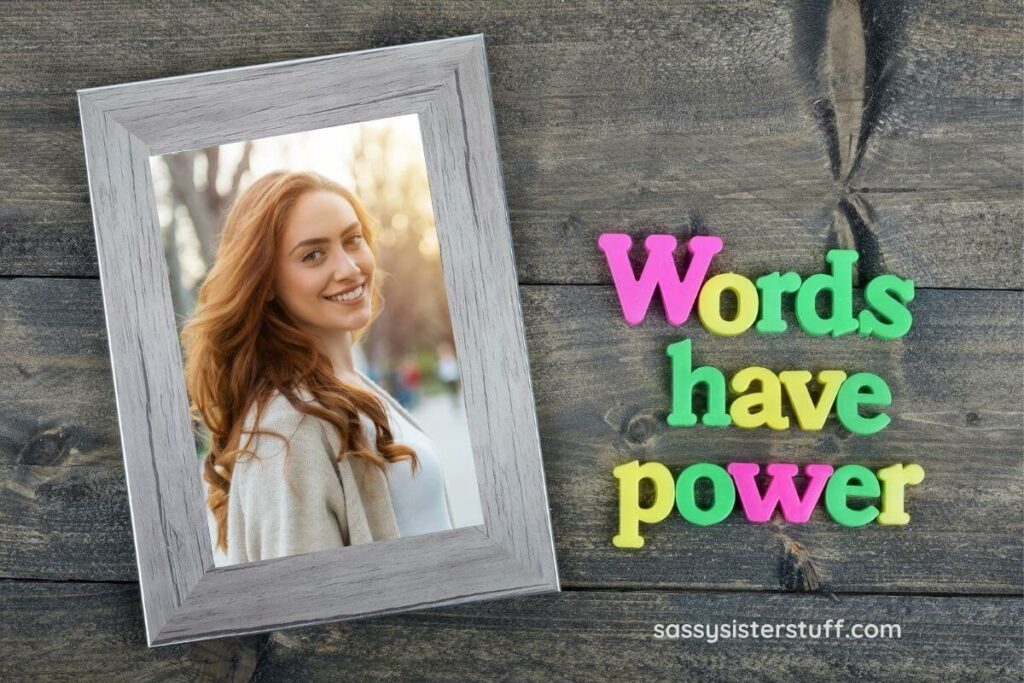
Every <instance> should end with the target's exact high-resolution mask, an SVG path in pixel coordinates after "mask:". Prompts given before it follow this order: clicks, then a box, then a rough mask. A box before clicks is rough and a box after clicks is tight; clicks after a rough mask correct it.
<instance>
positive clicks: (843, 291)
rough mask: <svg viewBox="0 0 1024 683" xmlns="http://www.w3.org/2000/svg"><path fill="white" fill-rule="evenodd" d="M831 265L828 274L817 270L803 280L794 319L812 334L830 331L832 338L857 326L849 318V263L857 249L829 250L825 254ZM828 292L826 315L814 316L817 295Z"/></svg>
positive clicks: (850, 311)
mask: <svg viewBox="0 0 1024 683" xmlns="http://www.w3.org/2000/svg"><path fill="white" fill-rule="evenodd" d="M825 260H826V261H828V262H829V263H830V264H831V265H832V273H831V274H830V275H829V274H825V273H818V274H817V275H812V276H811V277H809V278H807V279H806V280H804V283H803V284H802V285H800V289H799V291H797V293H796V319H797V322H799V323H800V327H802V328H803V330H804V331H805V332H806V333H807V334H809V335H811V336H814V337H820V336H822V335H825V334H828V333H830V332H831V333H832V336H833V337H839V336H842V335H844V334H849V333H850V332H853V331H855V330H856V329H857V328H858V327H859V323H858V322H857V319H856V318H854V317H853V264H854V263H856V262H857V252H855V251H851V250H846V249H832V250H831V251H829V252H828V255H827V256H825ZM822 291H828V292H829V293H830V294H831V299H832V302H831V306H830V309H829V315H828V317H827V318H822V317H821V316H819V315H818V310H817V300H818V294H820V293H821V292H822Z"/></svg>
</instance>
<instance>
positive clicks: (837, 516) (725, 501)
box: [612, 460, 924, 548]
mask: <svg viewBox="0 0 1024 683" xmlns="http://www.w3.org/2000/svg"><path fill="white" fill-rule="evenodd" d="M765 469H766V470H767V473H768V477H769V478H770V481H769V483H768V486H767V488H766V489H765V491H764V494H762V493H761V492H760V491H759V490H758V487H757V482H756V480H755V477H756V476H757V475H758V474H759V472H760V470H761V468H760V466H758V465H756V464H754V463H749V462H734V463H729V465H727V466H726V467H725V468H722V467H721V466H719V465H715V464H712V463H706V462H704V463H697V464H695V465H690V466H689V467H687V468H685V469H684V470H683V471H682V472H680V473H679V479H678V480H673V477H672V472H671V471H669V469H668V468H667V467H665V465H663V464H661V463H659V462H647V463H644V464H643V465H641V464H640V462H639V461H637V460H633V461H632V462H628V463H625V464H623V465H619V466H618V467H616V468H615V469H613V470H612V474H613V475H615V478H616V479H618V480H619V533H618V534H617V535H615V536H614V537H613V538H612V544H613V545H615V546H616V547H618V548H642V547H643V546H644V538H643V536H641V535H640V522H644V523H645V524H657V523H658V522H661V521H662V520H664V519H665V518H666V517H668V515H669V513H670V512H672V508H673V507H675V508H676V509H678V510H679V514H680V515H681V516H682V518H683V519H685V520H686V521H688V522H690V523H691V524H697V525H699V526H710V525H713V524H718V523H719V522H721V521H722V520H724V519H725V518H726V517H728V516H729V514H730V513H731V512H732V510H733V507H734V506H735V504H736V493H737V491H738V492H739V498H740V503H741V504H742V506H743V512H744V513H745V514H746V516H747V519H748V520H750V521H751V522H758V523H763V522H767V521H769V520H770V519H771V517H772V513H773V512H774V511H775V509H776V508H780V509H781V510H782V517H783V519H785V520H786V521H787V522H790V523H794V524H803V523H805V522H807V520H809V519H810V517H811V512H812V511H813V510H814V506H815V505H816V504H817V503H818V500H819V499H820V498H821V495H822V492H823V491H824V494H825V509H826V510H827V511H828V514H829V516H831V517H832V519H833V520H835V521H836V522H837V523H839V524H842V525H843V526H848V527H857V526H864V525H865V524H869V523H870V522H872V521H874V522H877V523H878V524H899V525H902V524H907V523H909V522H910V515H908V514H907V513H906V512H905V511H904V492H905V490H906V487H907V486H916V485H917V484H920V483H921V482H922V481H924V469H923V468H922V467H921V466H920V465H913V464H911V465H902V464H896V465H890V466H889V467H884V468H882V469H880V470H878V472H877V473H875V472H872V471H871V470H869V469H868V468H866V467H864V466H862V465H843V466H842V467H840V468H839V469H837V470H833V468H832V466H831V465H806V466H805V467H804V474H805V475H806V476H807V479H808V483H807V486H806V488H805V490H804V494H803V497H801V496H800V495H799V494H797V491H796V486H795V485H794V483H793V477H794V476H795V475H796V474H797V472H798V470H799V468H798V467H797V466H796V465H793V464H790V463H773V464H770V465H768V466H767V467H766V468H765ZM645 479H646V480H648V481H649V482H650V483H651V484H652V485H653V488H654V501H653V502H652V503H651V505H650V506H649V507H640V482H641V481H643V480H645ZM702 479H706V480H707V481H708V482H709V483H710V485H711V493H712V498H713V500H712V502H711V504H710V506H708V507H706V508H705V507H701V506H700V505H699V504H698V503H697V483H698V482H699V481H700V480H702ZM826 482H827V485H826ZM879 482H881V483H879ZM879 496H880V497H881V505H882V507H881V509H879V508H878V507H876V506H875V505H867V506H864V507H860V508H852V507H850V504H849V499H850V498H861V499H877V498H879Z"/></svg>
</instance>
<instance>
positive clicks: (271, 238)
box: [181, 171, 417, 550]
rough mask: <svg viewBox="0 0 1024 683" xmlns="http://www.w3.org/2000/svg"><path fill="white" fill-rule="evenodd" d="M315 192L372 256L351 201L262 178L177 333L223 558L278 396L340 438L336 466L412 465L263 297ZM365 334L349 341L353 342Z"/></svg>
mask: <svg viewBox="0 0 1024 683" xmlns="http://www.w3.org/2000/svg"><path fill="white" fill-rule="evenodd" d="M314 190H328V191H330V192H335V193H337V194H339V195H341V196H342V197H343V198H344V199H346V200H347V201H348V202H349V203H350V204H351V205H352V208H353V209H354V210H355V213H356V216H357V217H358V218H359V222H360V223H361V224H362V226H363V237H364V239H365V240H366V243H367V245H368V246H369V247H370V249H371V251H372V252H373V254H374V256H376V255H377V249H376V234H375V233H376V230H377V223H376V221H375V220H374V219H373V218H372V217H371V216H370V215H369V214H368V213H367V212H366V210H365V209H364V208H363V206H362V204H361V203H360V201H359V199H358V198H357V197H356V196H355V195H354V194H353V193H352V192H350V191H348V190H347V189H345V188H344V187H342V186H341V185H339V184H337V183H335V182H333V181H331V180H329V179H327V178H325V177H323V176H321V175H319V174H316V173H289V172H285V171H275V172H272V173H268V174H266V175H264V176H262V177H261V178H259V179H258V180H256V181H255V182H254V183H253V184H252V185H250V186H249V188H248V189H247V190H246V191H245V192H244V193H242V194H241V195H240V196H239V197H238V199H237V200H236V201H235V202H234V204H233V205H232V207H231V210H230V211H229V212H228V215H227V218H226V219H225V221H224V228H223V230H222V231H221V237H220V244H219V245H218V247H217V257H216V259H215V262H214V265H213V267H212V268H210V271H209V273H208V274H207V276H206V280H205V281H204V282H203V284H202V287H201V288H200V289H199V297H198V302H197V305H196V308H195V312H194V314H193V315H192V317H191V319H190V320H189V321H188V322H187V323H186V325H185V327H184V329H183V330H182V333H181V341H182V345H183V348H184V352H185V385H186V388H187V390H188V394H189V398H190V400H191V409H192V414H193V417H194V418H195V419H197V420H200V421H201V422H202V423H203V424H204V425H205V426H206V428H207V430H208V431H209V454H208V455H207V457H206V462H205V464H204V467H203V478H204V479H205V480H206V482H207V483H208V484H209V487H208V489H207V490H208V493H207V500H206V502H207V505H208V506H209V508H210V510H211V511H212V512H213V515H214V517H215V519H216V521H217V547H219V548H221V549H222V550H227V515H228V506H227V502H228V492H229V491H230V489H231V472H232V470H233V469H234V465H235V462H236V460H237V458H238V457H239V456H240V455H242V454H244V453H249V454H252V452H251V451H248V450H246V448H247V447H248V445H249V444H250V443H251V440H252V438H253V436H254V435H255V434H259V433H271V434H275V433H273V432H263V431H262V430H260V429H259V428H258V426H259V420H260V415H261V413H262V410H263V409H264V408H265V407H266V404H267V402H268V401H269V399H270V398H271V396H272V395H273V394H274V392H275V391H277V392H280V393H281V394H282V395H283V396H284V397H285V398H287V400H288V401H289V403H291V405H292V406H294V407H295V409H296V410H298V411H300V412H302V413H305V414H306V415H311V416H314V417H317V418H320V419H322V420H325V421H326V422H328V423H329V424H331V425H332V426H333V427H334V428H335V429H336V430H337V432H338V435H339V436H340V437H341V452H339V453H337V454H336V456H335V457H336V458H337V459H339V460H340V459H341V458H344V457H348V456H354V457H357V458H362V459H363V460H365V461H367V462H369V463H372V464H374V465H376V466H378V467H380V468H381V469H385V468H386V466H387V463H388V462H391V461H397V460H411V461H412V464H413V467H415V466H416V463H417V459H416V453H415V452H414V451H413V450H412V449H411V448H409V447H408V446H404V445H401V444H396V443H394V439H393V437H392V433H391V429H390V427H389V424H388V418H387V413H386V412H385V409H384V406H383V404H382V403H381V401H380V399H379V398H378V397H377V396H376V395H375V394H373V393H371V392H369V391H366V390H365V389H362V388H360V387H358V386H356V385H353V384H350V383H347V382H343V381H341V380H339V379H337V378H336V377H335V375H334V369H333V367H332V365H331V362H330V360H329V359H328V358H327V356H326V355H325V354H324V353H323V352H321V351H320V349H319V347H318V345H317V344H316V342H315V341H314V338H313V337H311V336H310V335H308V334H307V333H305V332H303V331H302V330H301V329H300V328H299V327H298V326H297V325H296V323H295V321H294V320H293V319H292V318H291V317H290V316H289V315H288V313H287V312H286V311H285V309H284V308H283V307H282V306H281V305H280V302H279V299H278V298H273V299H271V298H270V295H271V292H272V291H273V284H274V269H275V258H276V254H277V249H278V244H279V241H280V239H281V236H282V234H283V232H284V226H285V224H286V222H287V220H288V216H289V215H290V213H291V211H292V209H293V208H294V206H295V204H296V201H297V200H298V198H299V197H300V196H302V195H303V194H304V193H306V192H311V191H314ZM383 275H384V273H383V272H382V271H380V270H379V269H377V270H376V271H375V274H374V280H375V281H376V282H375V284H374V286H373V290H372V292H371V299H370V305H371V310H372V312H373V314H372V316H371V322H372V321H373V320H374V319H376V317H377V316H378V315H379V314H380V311H381V308H382V306H383V299H382V297H381V294H380V286H379V285H380V282H381V281H382V276H383ZM367 327H369V325H367ZM366 329H367V328H363V329H361V330H357V331H356V332H354V333H353V341H356V340H358V339H359V338H360V337H361V336H362V335H363V334H364V333H365V332H366ZM300 389H306V390H308V391H309V392H310V393H311V394H312V396H313V399H314V400H313V401H305V400H303V399H302V398H300V396H299V393H298V392H299V390H300ZM250 409H253V410H255V423H254V425H255V429H254V431H251V432H250V431H248V430H246V431H245V433H247V434H249V439H248V440H247V441H246V445H245V446H242V445H241V444H240V441H241V437H242V435H243V428H244V427H245V419H246V416H247V415H248V414H249V411H250ZM360 413H362V414H364V415H366V416H368V417H369V418H370V419H371V420H373V423H374V425H375V426H376V436H377V449H376V451H375V450H373V449H372V448H371V447H370V445H369V440H368V439H367V436H366V433H365V432H364V429H363V425H362V422H361V421H360V418H359V414H360ZM276 436H280V437H281V438H282V439H284V437H283V436H281V435H279V434H276ZM285 441H286V443H287V440H286V439H285Z"/></svg>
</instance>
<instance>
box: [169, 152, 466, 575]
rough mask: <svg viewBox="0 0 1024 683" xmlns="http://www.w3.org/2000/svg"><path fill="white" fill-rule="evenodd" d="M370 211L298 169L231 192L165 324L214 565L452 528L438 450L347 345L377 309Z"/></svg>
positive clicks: (378, 280) (378, 278) (374, 227)
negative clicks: (194, 432)
mask: <svg viewBox="0 0 1024 683" xmlns="http://www.w3.org/2000/svg"><path fill="white" fill-rule="evenodd" d="M377 231H378V224H377V222H376V221H375V220H374V218H373V217H371V216H370V215H369V214H368V213H367V211H366V210H365V209H364V208H363V205H362V204H361V202H360V200H359V199H358V198H357V197H356V195H355V194H353V193H352V192H350V191H349V190H347V189H346V188H344V187H343V186H341V185H340V184H338V183H336V182H334V181H332V180H330V179H328V178H326V177H324V176H323V175H321V174H318V173H313V172H285V171H276V172H270V173H266V174H264V175H262V176H261V177H259V178H258V179H257V180H255V181H254V182H253V183H252V184H250V185H249V186H248V187H247V188H246V189H245V190H244V191H243V192H241V193H240V194H239V195H238V196H237V199H235V200H234V202H233V203H232V205H231V207H230V210H229V211H228V213H227V215H226V217H225V219H224V222H223V229H222V232H221V235H220V241H219V245H218V247H217V251H216V258H215V260H214V262H213V265H212V267H211V268H210V270H209V272H208V274H207V275H206V277H205V280H204V281H203V282H202V285H201V287H200V288H199V292H198V298H197V302H196V307H195V309H194V311H193V312H192V315H191V316H190V318H189V319H188V321H187V323H186V324H185V325H184V327H183V329H182V333H181V341H182V348H183V351H184V356H185V380H186V388H187V390H188V394H189V397H190V400H191V402H192V410H193V414H194V416H195V418H196V419H197V420H198V421H200V422H201V423H202V424H203V425H204V426H205V428H206V430H208V441H209V451H208V453H207V456H206V458H205V461H204V464H203V478H204V480H205V482H206V486H207V504H208V506H209V509H210V511H211V513H212V517H213V518H214V520H215V522H216V539H215V547H216V548H217V549H218V550H220V551H221V552H224V553H226V556H227V561H228V563H230V564H234V563H239V562H252V561H257V560H265V559H270V558H275V557H283V556H288V555H296V554H300V553H309V552H315V551H320V550H327V549H331V548H338V547H342V546H347V545H355V544H361V543H369V542H374V541H381V540H387V539H395V538H402V537H407V536H414V535H418V534H425V533H431V532H436V531H443V530H447V529H452V528H453V515H452V510H451V505H450V502H449V492H448V490H447V486H446V484H445V476H444V461H443V454H442V453H440V452H439V449H438V448H437V446H436V444H435V443H434V441H433V440H432V439H431V438H430V437H428V436H427V434H426V433H424V431H423V430H422V429H421V428H420V427H419V425H418V424H417V421H416V420H415V419H414V418H413V416H412V415H411V414H410V413H409V412H408V411H407V410H406V409H405V408H403V406H402V405H401V404H400V403H399V402H398V401H397V400H395V399H394V398H393V397H392V396H391V395H390V394H389V393H388V392H387V391H385V390H384V389H383V388H382V387H381V386H379V385H378V384H377V383H376V382H374V381H372V380H371V379H370V378H369V377H368V376H367V374H365V373H363V372H360V371H359V370H357V369H356V364H355V363H354V359H353V345H354V344H355V343H356V342H357V341H359V339H360V338H361V337H362V336H363V335H364V334H366V332H367V330H368V329H369V327H370V325H371V323H373V321H374V320H375V319H376V318H377V316H378V315H379V314H380V312H381V309H382V305H383V299H382V295H381V285H382V283H383V281H384V279H385V273H384V272H383V271H382V270H381V269H380V268H378V267H377V261H378V259H377V244H376V240H377Z"/></svg>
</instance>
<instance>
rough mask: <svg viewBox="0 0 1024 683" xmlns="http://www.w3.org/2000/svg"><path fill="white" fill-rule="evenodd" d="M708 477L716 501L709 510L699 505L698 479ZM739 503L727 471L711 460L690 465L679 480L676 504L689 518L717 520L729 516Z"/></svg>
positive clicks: (707, 523) (703, 521)
mask: <svg viewBox="0 0 1024 683" xmlns="http://www.w3.org/2000/svg"><path fill="white" fill-rule="evenodd" d="M699 479H708V480H709V481H710V482H711V486H712V487H713V488H714V494H713V495H714V501H713V502H712V503H711V507H709V508H708V509H707V510H705V509H703V508H701V507H700V506H698V505H697V490H696V489H697V481H698V480H699ZM735 504H736V488H735V487H734V486H733V483H732V479H731V478H730V477H729V474H728V472H726V471H725V470H724V469H722V468H721V467H719V466H718V465H713V464H711V463H708V462H701V463H697V464H696V465H690V466H689V467H687V468H686V469H685V470H683V471H682V472H681V473H680V474H679V480H678V481H676V507H677V508H679V514H680V515H682V516H683V519H685V520H686V521H687V522H690V523H691V524H697V525H699V526H711V525H712V524H718V523H719V522H721V521H722V520H723V519H725V518H726V517H728V516H729V513H730V512H732V508H733V506H734V505H735Z"/></svg>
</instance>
